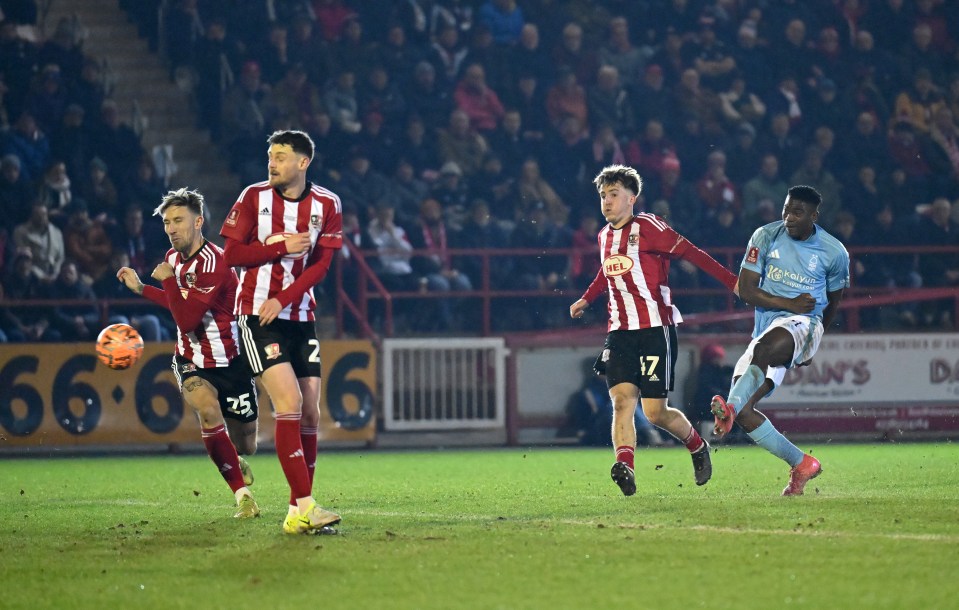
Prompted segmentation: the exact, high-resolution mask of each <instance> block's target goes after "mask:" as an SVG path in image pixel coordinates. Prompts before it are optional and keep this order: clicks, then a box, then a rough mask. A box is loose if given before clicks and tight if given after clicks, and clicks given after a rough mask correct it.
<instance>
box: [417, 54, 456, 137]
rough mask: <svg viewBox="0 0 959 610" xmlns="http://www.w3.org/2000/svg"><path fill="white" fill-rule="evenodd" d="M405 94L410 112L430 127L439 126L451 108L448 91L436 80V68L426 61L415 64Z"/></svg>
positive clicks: (451, 103)
mask: <svg viewBox="0 0 959 610" xmlns="http://www.w3.org/2000/svg"><path fill="white" fill-rule="evenodd" d="M405 96H406V100H407V102H408V105H409V111H410V114H411V115H415V116H417V117H419V120H420V121H421V122H423V123H425V124H426V125H427V126H428V127H430V128H431V129H433V128H436V127H439V126H440V125H441V124H442V123H443V117H448V116H449V113H450V110H452V108H453V100H452V99H451V97H450V92H449V91H448V90H447V89H446V88H445V87H443V86H441V85H440V84H439V83H438V82H437V79H436V68H435V67H434V66H433V65H432V64H431V63H429V62H427V61H421V62H419V63H418V64H416V68H415V69H414V70H413V78H412V80H411V82H410V83H409V86H408V88H407V91H406V95H405Z"/></svg>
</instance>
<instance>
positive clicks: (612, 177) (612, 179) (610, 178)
mask: <svg viewBox="0 0 959 610" xmlns="http://www.w3.org/2000/svg"><path fill="white" fill-rule="evenodd" d="M617 182H618V183H620V184H622V185H623V186H624V187H626V188H628V189H629V190H631V191H632V192H633V194H634V195H639V194H640V193H641V192H642V190H643V178H642V177H641V176H640V175H639V172H637V171H636V170H635V169H633V168H631V167H629V166H626V165H608V166H606V167H604V168H603V171H601V172H599V174H597V175H596V177H595V178H593V184H595V185H596V190H599V189H601V188H603V187H604V186H609V185H611V184H616V183H617Z"/></svg>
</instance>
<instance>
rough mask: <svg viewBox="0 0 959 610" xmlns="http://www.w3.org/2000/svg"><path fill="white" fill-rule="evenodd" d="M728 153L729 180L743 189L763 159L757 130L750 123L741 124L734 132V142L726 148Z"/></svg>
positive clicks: (727, 170)
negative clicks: (758, 144) (757, 140)
mask: <svg viewBox="0 0 959 610" xmlns="http://www.w3.org/2000/svg"><path fill="white" fill-rule="evenodd" d="M724 152H725V153H726V174H727V175H728V176H729V179H730V180H732V181H733V183H735V184H736V185H737V187H739V188H742V185H743V184H745V182H746V181H747V180H749V178H750V177H752V175H753V172H755V171H756V167H757V166H758V165H759V160H760V159H761V158H762V151H760V150H759V147H758V146H757V144H756V128H755V127H753V126H752V125H751V124H750V123H746V122H743V123H740V124H739V125H738V126H737V127H736V129H735V130H734V132H733V137H732V142H731V143H730V145H729V146H727V147H725V148H724Z"/></svg>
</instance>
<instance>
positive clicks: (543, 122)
mask: <svg viewBox="0 0 959 610" xmlns="http://www.w3.org/2000/svg"><path fill="white" fill-rule="evenodd" d="M544 82H546V81H544V80H543V79H542V78H541V77H539V76H537V75H536V74H534V73H532V72H529V71H527V70H524V69H522V67H520V69H519V70H518V73H517V75H516V80H515V83H514V86H513V87H512V92H510V91H509V90H507V98H506V102H505V103H506V105H507V106H508V107H510V108H515V109H516V111H517V112H519V114H520V118H521V123H522V125H523V137H524V138H525V139H526V140H527V141H529V142H530V143H531V144H532V145H533V146H538V145H539V143H540V142H541V141H542V140H543V138H544V137H545V133H546V130H547V129H548V128H549V126H550V124H549V117H548V115H547V114H546V113H545V112H544V109H545V108H546V93H547V91H546V88H545V87H544V86H543V85H542V83H544Z"/></svg>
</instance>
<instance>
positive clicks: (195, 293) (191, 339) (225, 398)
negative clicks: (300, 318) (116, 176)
mask: <svg viewBox="0 0 959 610" xmlns="http://www.w3.org/2000/svg"><path fill="white" fill-rule="evenodd" d="M204 207H205V206H204V202H203V195H201V194H200V193H198V192H196V191H189V190H187V189H179V190H177V191H170V192H169V193H167V194H166V196H165V197H164V198H163V200H162V202H161V203H160V205H159V206H158V207H157V209H156V210H155V211H154V213H153V214H154V215H155V216H156V215H159V216H161V217H162V218H163V229H164V231H165V232H166V234H167V237H169V238H170V245H171V246H173V247H172V248H171V249H170V250H169V251H167V253H166V255H165V256H164V257H163V262H161V263H160V264H158V265H157V266H156V268H155V269H154V270H153V274H152V275H153V278H154V279H155V280H157V281H159V282H161V284H162V285H163V287H162V288H156V287H154V286H146V285H144V284H143V282H141V281H140V277H139V276H138V275H137V272H136V271H134V270H133V269H131V268H129V267H121V268H120V270H119V271H117V279H119V280H120V281H121V282H123V283H124V285H126V287H127V288H129V289H130V290H132V291H133V292H135V293H137V294H139V295H142V296H144V297H145V298H147V299H149V300H151V301H153V302H154V303H156V304H157V305H161V306H163V307H166V308H167V309H169V310H170V313H171V314H173V320H174V321H175V322H176V327H177V342H176V354H175V355H174V357H173V372H174V374H175V375H176V378H177V382H178V383H179V384H180V391H181V393H182V394H183V400H184V401H185V402H186V403H187V404H188V405H190V407H192V408H193V409H194V410H195V411H196V412H197V414H198V415H199V418H200V426H201V435H202V437H203V444H204V445H205V446H206V450H207V453H209V454H210V459H212V460H213V463H214V464H216V466H217V469H218V470H219V471H220V474H221V475H223V478H224V479H225V480H226V482H227V484H228V485H229V486H230V489H232V490H233V493H234V496H235V497H236V502H237V507H238V509H237V512H236V514H235V515H234V516H235V517H237V518H240V519H245V518H249V517H257V516H259V514H260V509H259V507H258V506H257V505H256V501H255V500H254V499H253V495H252V494H251V493H250V490H249V488H248V487H247V485H250V484H252V483H253V473H252V471H250V469H249V465H248V464H246V462H245V461H244V460H243V458H241V457H239V455H238V454H237V450H238V449H239V452H240V453H243V454H246V455H250V454H252V453H253V452H255V451H256V419H257V401H256V388H255V386H254V384H253V377H252V374H251V373H250V368H249V366H248V365H247V362H246V360H245V359H244V358H242V357H241V356H240V352H239V349H238V348H239V333H238V331H237V325H236V320H235V318H234V316H233V301H234V300H235V298H236V286H237V278H236V272H234V271H233V269H231V268H230V267H229V266H228V265H227V264H226V262H224V260H223V251H222V250H221V249H220V248H218V247H217V246H216V245H214V244H211V243H210V242H208V241H207V240H206V238H204V237H203V223H204V218H205V214H204ZM227 430H229V433H228V432H227ZM231 439H232V440H231ZM234 443H236V444H234Z"/></svg>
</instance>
